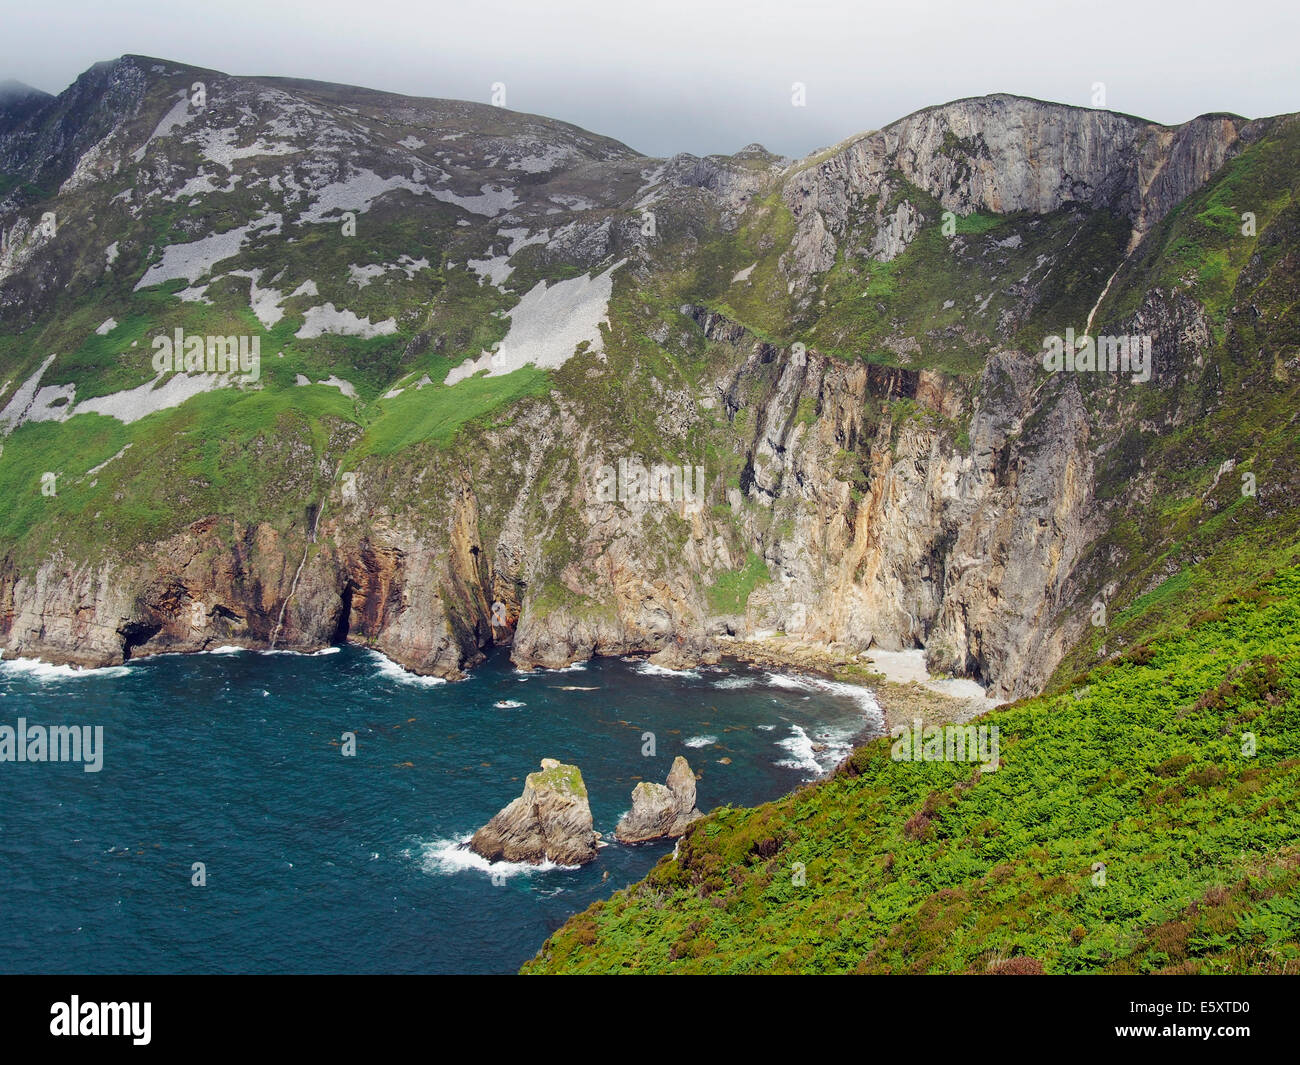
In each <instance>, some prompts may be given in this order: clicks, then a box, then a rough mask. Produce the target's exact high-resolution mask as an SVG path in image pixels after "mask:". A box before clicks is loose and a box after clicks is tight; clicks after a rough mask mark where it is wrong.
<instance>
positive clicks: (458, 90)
mask: <svg viewBox="0 0 1300 1065" xmlns="http://www.w3.org/2000/svg"><path fill="white" fill-rule="evenodd" d="M0 25H3V27H4V43H3V44H0V80H2V79H3V78H6V77H13V78H17V79H18V80H20V81H25V82H27V83H28V84H30V85H35V86H36V87H37V88H40V89H44V90H46V91H47V92H54V93H57V92H59V91H61V90H62V89H64V88H65V87H66V86H67V85H68V84H69V83H70V82H71V81H72V80H73V79H74V78H75V77H76V76H77V75H78V74H79V73H81V71H83V70H84V69H85V68H86V67H88V66H90V65H91V64H92V63H94V62H96V61H97V60H101V59H112V58H115V57H116V56H119V55H122V54H124V53H127V52H136V53H141V54H144V55H154V56H161V57H164V58H167V59H172V60H177V61H180V62H186V63H192V64H194V65H196V66H203V67H213V68H216V69H218V70H223V71H226V72H227V73H230V74H278V75H285V76H294V77H307V78H317V79H320V80H324V81H335V82H343V83H348V84H357V85H365V86H369V87H371V88H376V89H388V90H391V91H394V92H403V93H410V94H413V95H420V96H450V97H456V98H459V99H469V100H480V101H483V102H485V103H486V102H489V96H490V92H491V86H492V83H493V82H503V83H504V84H505V86H506V105H507V106H508V107H510V108H512V109H514V110H519V111H531V112H535V113H538V114H543V115H548V116H550V117H553V118H559V119H564V120H566V121H569V122H574V123H576V124H577V125H580V126H583V127H584V128H586V129H589V130H592V131H593V132H596V133H603V134H606V135H608V136H611V137H616V138H618V139H619V140H622V141H625V142H626V143H628V144H630V145H631V146H632V147H633V148H636V149H638V150H640V151H643V152H646V153H648V154H651V155H669V154H672V153H673V152H677V151H690V152H695V153H696V154H706V153H708V152H730V151H735V150H736V149H738V148H740V147H741V146H742V145H745V144H747V143H749V142H751V141H758V142H760V143H762V144H764V145H765V146H767V147H768V148H770V149H771V150H773V151H776V152H780V153H783V154H786V155H796V156H798V155H804V154H806V153H807V152H809V151H812V150H814V149H816V148H819V147H823V146H826V145H829V144H833V143H835V142H837V141H839V140H841V139H843V138H844V137H847V136H849V135H851V134H853V133H857V132H860V131H863V130H867V129H874V128H877V127H879V126H882V125H885V124H886V123H888V122H890V121H892V120H893V119H896V118H900V117H902V116H903V115H905V114H907V113H909V112H911V111H915V110H917V109H918V108H921V107H925V106H928V105H930V104H936V103H942V102H944V101H946V100H951V99H956V98H958V97H962V96H977V95H981V94H983V93H988V92H1014V93H1020V94H1022V95H1025V96H1036V97H1041V98H1043V99H1049V100H1060V101H1063V102H1066V103H1074V104H1081V105H1084V106H1091V105H1092V103H1093V99H1092V97H1093V91H1094V90H1093V85H1094V83H1096V82H1101V83H1104V85H1105V106H1106V107H1108V108H1111V109H1113V110H1116V111H1126V112H1129V113H1132V114H1137V115H1141V116H1143V117H1146V118H1151V119H1154V120H1156V121H1159V122H1166V123H1177V122H1182V121H1185V120H1186V119H1188V118H1191V117H1193V116H1195V115H1198V114H1202V113H1204V112H1206V111H1233V112H1236V113H1238V114H1244V115H1247V116H1249V117H1258V116H1262V115H1271V114H1277V113H1279V112H1286V111H1297V110H1300V61H1298V60H1297V58H1296V56H1295V54H1294V53H1295V48H1296V46H1297V44H1300V32H1297V31H1300V4H1298V3H1296V0H1235V2H1233V3H1229V4H1225V3H1223V0H1212V2H1205V0H1165V2H1163V3H1162V2H1155V0H1056V2H1053V0H1032V2H1031V0H989V2H986V3H983V4H980V3H973V2H969V0H967V2H961V0H904V2H902V3H900V2H899V0H889V2H881V0H862V2H856V3H855V2H852V0H810V2H799V0H786V2H780V0H752V2H749V3H731V2H725V0H644V2H640V3H635V4H634V3H629V2H628V0H456V2H454V3H449V2H446V0H347V2H344V0H310V2H308V0H281V2H276V0H210V2H207V3H203V2H193V0H116V2H112V3H105V0H50V2H47V3H32V2H31V0H0ZM794 82H802V83H803V84H804V85H805V86H806V100H807V104H806V106H804V107H795V106H793V104H792V103H791V87H792V84H793V83H794Z"/></svg>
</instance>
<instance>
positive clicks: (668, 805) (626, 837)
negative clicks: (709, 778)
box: [614, 754, 703, 843]
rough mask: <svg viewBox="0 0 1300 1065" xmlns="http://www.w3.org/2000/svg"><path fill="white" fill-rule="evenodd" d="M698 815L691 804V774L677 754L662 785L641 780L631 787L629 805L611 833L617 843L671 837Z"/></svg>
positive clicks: (684, 830)
mask: <svg viewBox="0 0 1300 1065" xmlns="http://www.w3.org/2000/svg"><path fill="white" fill-rule="evenodd" d="M702 816H703V815H702V814H701V813H700V811H699V810H697V809H696V808H695V774H694V773H692V772H691V767H690V765H689V764H688V763H687V761H686V759H685V758H683V757H682V756H681V755H680V754H679V755H678V756H677V757H676V758H675V759H673V767H672V768H671V769H670V770H669V771H668V782H667V784H666V785H665V784H653V783H651V782H650V781H648V780H643V781H641V783H640V784H638V785H637V786H636V787H635V788H633V789H632V809H630V810H629V811H628V812H627V813H626V814H624V815H623V818H622V820H620V821H619V823H618V827H617V828H616V829H614V836H615V838H616V839H618V841H619V842H620V843H645V842H647V841H649V840H652V839H675V838H676V837H678V836H681V835H683V834H684V833H685V832H686V829H687V828H688V827H689V826H690V825H691V823H692V822H693V821H697V820H699V818H700V817H702Z"/></svg>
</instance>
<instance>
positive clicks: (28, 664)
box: [0, 651, 131, 684]
mask: <svg viewBox="0 0 1300 1065" xmlns="http://www.w3.org/2000/svg"><path fill="white" fill-rule="evenodd" d="M3 654H4V652H3V651H0V656H2V655H3ZM130 672H131V670H130V667H128V666H103V667H101V668H99V669H83V668H81V667H78V666H56V665H54V664H52V663H50V662H42V661H41V660H40V659H39V658H0V673H5V674H9V675H10V676H24V677H30V678H31V679H32V680H36V681H40V682H41V683H42V684H47V683H51V682H57V681H64V680H105V679H108V678H110V677H125V676H126V675H127V674H128V673H130Z"/></svg>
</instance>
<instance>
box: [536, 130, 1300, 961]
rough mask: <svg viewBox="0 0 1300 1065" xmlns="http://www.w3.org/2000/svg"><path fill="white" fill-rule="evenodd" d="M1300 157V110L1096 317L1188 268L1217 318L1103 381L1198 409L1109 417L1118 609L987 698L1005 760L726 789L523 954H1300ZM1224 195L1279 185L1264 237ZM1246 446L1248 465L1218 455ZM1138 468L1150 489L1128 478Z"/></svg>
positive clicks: (820, 957) (872, 767)
mask: <svg viewBox="0 0 1300 1065" xmlns="http://www.w3.org/2000/svg"><path fill="white" fill-rule="evenodd" d="M1298 156H1300V134H1298V133H1297V129H1296V128H1295V127H1289V128H1283V129H1282V130H1280V131H1279V133H1278V135H1277V136H1276V137H1273V138H1270V139H1268V140H1266V141H1264V142H1262V143H1261V144H1259V145H1256V146H1254V147H1252V148H1251V149H1250V150H1248V151H1247V152H1246V153H1243V155H1242V157H1240V158H1239V159H1238V160H1236V161H1234V162H1233V163H1232V164H1230V165H1229V166H1228V167H1226V168H1225V170H1224V171H1223V172H1222V173H1221V174H1220V175H1219V176H1218V177H1217V178H1216V180H1215V181H1214V182H1212V183H1211V184H1210V185H1209V186H1208V187H1207V188H1206V189H1204V190H1202V192H1200V193H1198V194H1197V195H1196V196H1194V197H1192V198H1190V199H1189V201H1188V202H1187V203H1186V204H1185V205H1183V206H1182V207H1181V208H1180V209H1179V211H1177V212H1175V214H1174V215H1171V217H1170V219H1168V220H1167V221H1166V222H1165V223H1164V224H1162V226H1161V227H1159V228H1158V230H1157V231H1156V232H1155V233H1154V234H1152V235H1151V237H1150V238H1148V241H1147V242H1145V243H1144V245H1143V247H1142V248H1141V249H1139V252H1138V254H1137V255H1136V256H1135V257H1134V258H1133V259H1132V260H1130V262H1129V263H1128V264H1126V265H1125V267H1124V268H1123V270H1122V271H1121V273H1120V275H1119V277H1117V279H1116V283H1115V285H1114V287H1113V289H1112V294H1111V296H1110V297H1108V299H1107V303H1106V306H1105V307H1103V309H1102V312H1101V314H1100V315H1099V327H1100V330H1101V331H1104V329H1105V328H1106V327H1107V326H1106V323H1107V322H1119V321H1121V320H1122V319H1124V318H1126V317H1127V316H1128V315H1131V314H1132V313H1133V311H1134V310H1136V309H1137V305H1138V304H1137V299H1138V298H1139V297H1137V296H1136V295H1135V294H1140V293H1142V292H1146V291H1148V290H1150V289H1151V288H1153V287H1156V286H1160V287H1162V288H1164V289H1165V290H1166V291H1168V290H1169V289H1171V288H1178V289H1181V290H1182V291H1184V292H1186V293H1187V294H1188V295H1190V296H1191V297H1192V298H1193V299H1195V300H1196V301H1197V302H1198V303H1200V304H1201V305H1202V306H1203V307H1204V308H1205V310H1206V313H1207V316H1208V318H1209V321H1210V323H1211V326H1212V335H1211V338H1210V348H1209V350H1208V351H1206V352H1205V356H1204V358H1205V365H1206V372H1204V373H1188V374H1186V375H1185V376H1184V377H1183V378H1182V380H1181V383H1179V384H1178V385H1176V386H1175V389H1174V391H1169V390H1167V389H1163V388H1162V389H1145V390H1144V389H1141V388H1135V389H1130V390H1120V392H1119V394H1118V396H1117V395H1116V394H1115V393H1109V394H1106V393H1102V392H1101V391H1100V390H1098V391H1096V392H1093V393H1091V394H1089V396H1088V399H1089V403H1090V406H1092V407H1093V408H1094V410H1099V411H1101V412H1102V413H1103V414H1106V413H1107V412H1108V408H1109V411H1110V412H1113V411H1114V405H1115V403H1116V402H1121V403H1125V404H1128V403H1133V402H1136V403H1138V405H1139V410H1141V412H1142V414H1143V415H1144V416H1145V417H1148V418H1150V419H1152V420H1155V421H1157V422H1159V421H1161V420H1163V415H1164V412H1165V411H1167V410H1172V409H1175V408H1177V409H1179V410H1180V412H1181V415H1182V417H1183V418H1184V419H1185V421H1184V424H1183V425H1182V426H1181V427H1179V428H1175V429H1173V430H1166V431H1165V432H1164V433H1162V434H1160V435H1158V436H1156V435H1154V434H1149V433H1140V432H1139V431H1138V430H1137V429H1134V430H1133V434H1135V435H1133V437H1132V439H1129V438H1127V437H1126V438H1123V439H1120V440H1119V441H1109V440H1103V441H1100V442H1102V443H1104V444H1105V445H1106V446H1105V447H1104V448H1103V453H1102V454H1101V471H1100V483H1099V495H1100V497H1101V498H1102V500H1103V501H1104V502H1105V503H1107V504H1108V505H1110V506H1111V507H1112V508H1113V509H1112V510H1111V511H1110V512H1109V527H1108V528H1107V530H1106V531H1105V532H1104V533H1103V535H1102V536H1101V537H1099V539H1098V540H1097V541H1096V542H1095V544H1094V545H1093V548H1092V549H1091V555H1090V558H1089V559H1088V560H1087V563H1086V565H1085V567H1084V569H1083V570H1082V573H1083V574H1084V575H1085V577H1086V578H1087V579H1089V580H1091V581H1092V582H1093V585H1095V587H1089V588H1088V591H1089V592H1090V593H1091V592H1094V591H1095V592H1098V593H1100V592H1101V589H1102V587H1103V586H1105V585H1110V586H1112V588H1114V589H1115V590H1114V591H1113V592H1112V598H1110V599H1109V601H1108V608H1109V617H1108V619H1107V624H1106V625H1104V626H1100V627H1097V628H1092V629H1089V630H1088V631H1087V632H1086V633H1085V637H1084V639H1083V640H1082V641H1081V642H1080V644H1079V645H1078V646H1077V647H1076V648H1074V649H1073V650H1072V651H1071V653H1070V654H1069V655H1067V657H1066V659H1065V660H1064V661H1063V662H1062V664H1061V666H1060V667H1059V668H1058V670H1057V673H1056V675H1055V676H1054V678H1053V680H1052V682H1051V683H1050V685H1049V687H1048V691H1047V693H1046V694H1044V695H1043V696H1041V697H1039V698H1037V699H1033V700H1029V701H1027V702H1025V703H1022V704H1020V705H1018V706H1016V707H1014V708H1010V709H1006V710H1003V711H1000V712H999V713H997V714H995V715H992V716H991V717H990V718H988V719H987V720H988V723H990V724H994V723H996V724H998V725H999V728H1000V729H1001V731H1002V735H1003V737H1004V739H1003V755H1004V759H1005V762H1006V765H1005V766H1004V768H1003V770H1002V771H1000V772H998V773H996V774H994V775H992V776H991V777H986V778H985V779H983V780H978V781H977V783H976V785H975V786H974V787H970V786H969V782H970V779H971V778H970V776H969V774H968V773H966V772H964V771H963V767H958V766H949V765H941V764H940V765H934V764H931V765H925V766H916V765H910V764H907V763H894V762H891V761H890V760H889V757H888V744H887V743H877V744H875V745H872V746H871V747H868V748H865V749H863V750H862V751H860V752H858V753H857V755H856V756H855V757H854V759H853V761H852V763H851V764H852V769H851V770H850V771H849V773H847V774H842V775H840V776H839V777H838V778H837V779H835V780H833V781H831V782H829V783H826V784H824V785H818V786H813V787H811V788H806V789H804V790H802V791H801V792H799V793H796V794H795V795H793V796H790V797H787V798H786V799H783V800H781V801H779V802H777V803H773V804H769V805H768V806H764V807H760V808H759V809H758V810H755V811H746V810H730V809H724V810H722V811H720V812H718V813H717V814H715V815H713V816H711V817H710V818H709V820H708V821H706V822H705V823H703V824H702V825H700V826H699V827H698V828H697V829H696V830H695V831H694V832H693V834H692V836H691V837H690V839H689V840H687V841H685V842H684V843H683V845H682V848H681V860H680V861H677V862H673V861H669V860H665V861H664V862H662V863H661V864H660V865H659V866H658V867H657V868H656V869H655V871H654V872H653V873H652V874H651V876H650V877H648V878H647V880H646V881H644V882H643V883H642V884H640V885H636V886H634V887H632V888H630V889H628V891H626V892H620V893H619V894H617V895H616V896H615V897H614V898H613V899H611V900H609V901H608V902H606V903H598V904H596V905H595V906H593V907H592V908H591V909H589V910H588V911H587V912H585V913H583V914H580V915H578V916H576V917H575V918H573V919H572V920H571V921H570V922H569V924H567V925H566V926H565V927H564V928H563V929H561V930H560V931H559V932H558V933H557V934H556V935H555V936H554V937H553V938H552V939H551V941H549V942H548V943H547V945H546V946H545V947H544V948H543V950H542V952H541V953H540V954H539V956H538V958H537V959H536V960H535V961H533V962H532V963H530V964H529V965H528V966H526V967H525V968H526V971H536V972H550V971H612V970H622V969H628V968H631V969H635V970H636V971H660V970H667V969H672V970H675V971H676V970H680V971H845V970H849V971H852V970H859V969H861V970H863V971H881V970H889V971H968V970H969V971H985V970H986V969H987V967H988V966H989V965H990V964H997V963H998V962H999V961H1000V960H1003V959H1007V958H1011V957H1015V956H1018V955H1023V956H1025V957H1026V958H1030V959H1033V960H1032V961H1025V962H1021V963H1018V964H1023V965H1026V966H1028V967H1029V968H1031V969H1032V968H1035V967H1037V966H1038V965H1042V966H1043V967H1045V968H1046V969H1047V970H1048V971H1059V972H1070V971H1098V970H1102V971H1151V970H1157V969H1165V968H1184V969H1188V970H1191V971H1220V970H1228V971H1242V970H1247V971H1255V972H1272V971H1279V970H1280V969H1282V968H1284V967H1285V968H1287V971H1295V970H1296V968H1297V965H1298V964H1300V945H1297V931H1296V930H1297V929H1298V928H1300V901H1298V900H1300V852H1297V851H1296V850H1295V849H1293V848H1292V846H1291V845H1292V841H1294V840H1295V838H1296V834H1297V829H1298V828H1300V814H1297V810H1296V800H1295V798H1294V792H1295V786H1296V784H1297V783H1298V782H1300V781H1298V780H1297V766H1300V762H1298V761H1297V760H1296V759H1295V758H1294V754H1295V752H1296V749H1297V748H1296V742H1297V740H1300V680H1298V679H1297V663H1298V662H1300V646H1297V644H1298V643H1300V614H1298V613H1297V611H1298V610H1300V571H1297V570H1296V569H1295V568H1294V567H1295V564H1296V563H1297V562H1300V552H1297V548H1296V544H1297V543H1298V542H1300V528H1298V519H1297V514H1298V513H1300V483H1298V482H1297V478H1298V477H1300V471H1298V470H1297V463H1296V462H1295V456H1296V455H1297V454H1300V421H1298V420H1297V418H1296V417H1295V410H1296V404H1297V387H1298V385H1300V381H1297V379H1296V373H1295V367H1294V363H1295V358H1296V355H1297V351H1298V350H1300V336H1297V334H1296V315H1295V314H1294V310H1293V307H1294V300H1295V293H1296V291H1297V290H1298V286H1300V262H1297V256H1296V253H1295V250H1294V249H1295V248H1296V246H1297V241H1298V240H1300V212H1298V211H1297V208H1296V203H1295V196H1294V191H1293V189H1292V185H1293V177H1292V175H1293V174H1294V163H1295V161H1296V159H1297V157H1298ZM1229 201H1231V204H1233V205H1245V206H1243V207H1241V209H1243V210H1244V209H1248V208H1254V209H1255V211H1256V213H1257V229H1258V236H1249V235H1247V234H1243V233H1241V232H1240V228H1239V227H1238V226H1236V225H1228V224H1227V223H1226V221H1225V218H1226V215H1225V214H1224V210H1225V209H1224V204H1226V203H1229ZM1234 217H1236V216H1234ZM985 232H992V233H993V234H994V235H999V233H998V228H997V227H986V228H985ZM923 240H924V238H921V239H919V240H918V242H917V244H916V245H914V247H913V249H910V250H909V253H908V254H907V255H905V256H904V257H903V259H902V260H900V262H899V266H898V267H894V268H893V269H894V270H895V271H900V272H901V273H900V276H902V274H903V273H906V272H908V271H910V270H911V269H913V266H912V264H911V262H910V261H909V257H916V258H918V259H924V258H926V257H927V256H926V253H927V248H928V245H926V244H924V243H923ZM929 250H930V251H933V249H929ZM938 262H939V265H942V261H941V260H939V261H938ZM839 269H841V268H840V267H837V271H838V270H839ZM885 273H886V274H887V273H888V271H886V272H885ZM893 281H894V278H893V277H892V276H890V277H884V276H882V277H881V278H879V279H877V278H875V277H874V276H873V278H872V280H871V284H872V285H874V286H876V289H877V294H878V295H880V296H881V297H885V300H884V302H882V303H880V305H879V307H878V309H879V311H881V312H882V313H883V312H890V313H889V314H888V315H887V318H888V317H893V315H894V313H895V311H894V308H893V307H891V306H890V303H891V302H894V303H895V306H896V301H897V300H898V299H899V298H900V297H901V296H902V295H904V294H906V296H907V300H908V303H909V304H911V305H914V306H915V307H919V309H920V311H921V312H923V313H922V320H923V319H925V318H926V317H927V316H930V315H933V314H935V313H936V312H935V311H934V309H933V308H934V306H935V301H936V299H937V295H935V296H927V295H926V293H927V292H928V291H930V289H928V288H924V289H922V291H921V294H920V296H919V297H917V296H915V294H914V293H913V292H912V291H911V289H912V286H911V285H910V284H908V285H895V284H894V283H893ZM831 282H832V284H834V283H835V272H833V273H832V276H831ZM945 291H948V289H947V288H946V286H944V285H941V286H940V288H939V290H938V294H939V295H942V294H943V293H944V292H945ZM1068 302H1069V300H1068V299H1066V300H1065V301H1064V302H1063V303H1062V304H1061V305H1062V306H1064V305H1065V304H1066V303H1068ZM864 306H865V304H864ZM868 310H871V308H868ZM940 310H942V308H941V307H940ZM843 313H844V311H843V305H840V306H834V307H833V309H832V311H831V314H832V315H837V316H838V315H842V314H843ZM868 317H870V315H868ZM1038 317H1039V316H1038V315H1035V318H1038ZM1068 317H1070V318H1073V317H1075V315H1074V314H1073V313H1071V314H1070V315H1069V316H1068ZM831 320H834V319H831ZM930 322H931V323H932V325H939V324H940V323H939V321H938V320H937V319H935V318H930ZM846 324H847V323H846ZM859 326H860V328H861V329H862V331H863V332H862V334H861V335H866V334H867V333H869V332H870V331H871V329H872V328H874V327H873V326H872V324H871V322H870V321H868V320H863V321H862V322H861V323H859ZM932 335H934V334H932ZM939 357H940V359H941V362H940V364H941V365H943V364H944V363H943V361H942V358H943V357H942V355H941V354H940V356H939ZM946 368H949V369H952V370H957V371H958V372H960V367H959V366H956V365H948V366H947V367H946ZM1130 417H1131V414H1130ZM1226 459H1234V460H1235V461H1236V463H1237V466H1236V468H1235V469H1233V470H1231V471H1228V472H1227V473H1226V474H1223V475H1221V476H1219V478H1218V481H1217V483H1216V480H1215V478H1216V474H1218V472H1219V468H1220V464H1221V463H1222V462H1223V461H1224V460H1226ZM1243 473H1251V474H1253V475H1254V477H1255V479H1256V481H1257V484H1258V492H1257V495H1255V496H1247V495H1243V494H1242V492H1241V490H1240V485H1241V477H1242V474H1243ZM1139 475H1144V482H1145V484H1146V485H1148V486H1149V489H1150V496H1146V495H1143V494H1135V493H1133V492H1132V489H1131V488H1130V487H1126V486H1128V485H1129V484H1130V479H1131V478H1133V477H1135V476H1139ZM1279 573H1280V576H1279V575H1277V574H1279ZM1261 582H1263V583H1261ZM1084 601H1085V602H1086V601H1087V600H1086V599H1085V600H1084ZM1125 648H1127V649H1128V650H1127V651H1126V652H1125V653H1124V654H1123V655H1122V656H1118V655H1117V652H1119V651H1123V650H1124V649H1125ZM1108 656H1109V657H1108ZM1246 730H1250V731H1253V732H1255V733H1256V735H1257V736H1258V737H1259V744H1260V746H1259V753H1258V755H1257V756H1256V757H1255V758H1254V759H1249V760H1248V759H1244V758H1242V757H1241V755H1240V749H1241V748H1240V733H1241V732H1243V731H1246ZM920 814H924V815H925V818H927V819H928V826H924V827H923V820H922V818H921V817H920V816H919V815H920ZM909 822H910V823H911V824H912V826H913V828H912V830H911V831H909V830H907V829H906V827H905V826H907V825H908V824H909ZM1098 861H1100V862H1104V863H1105V864H1106V866H1107V886H1106V887H1104V888H1098V887H1094V886H1093V884H1092V882H1091V877H1092V875H1093V874H1092V864H1093V863H1094V862H1098ZM795 862H802V863H804V864H805V865H806V867H807V886H806V887H804V888H796V887H794V885H793V884H792V883H791V882H790V880H791V866H792V863H795Z"/></svg>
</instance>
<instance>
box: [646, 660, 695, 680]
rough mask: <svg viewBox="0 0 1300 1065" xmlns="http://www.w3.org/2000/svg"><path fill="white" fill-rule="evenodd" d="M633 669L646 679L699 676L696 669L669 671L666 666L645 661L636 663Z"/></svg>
mask: <svg viewBox="0 0 1300 1065" xmlns="http://www.w3.org/2000/svg"><path fill="white" fill-rule="evenodd" d="M635 668H636V672H638V673H640V674H642V675H643V676H647V677H698V676H699V675H700V672H699V670H697V669H669V668H668V667H667V666H661V665H658V664H656V663H654V662H650V661H648V660H646V659H641V660H640V661H638V662H637V664H636V667H635Z"/></svg>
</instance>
